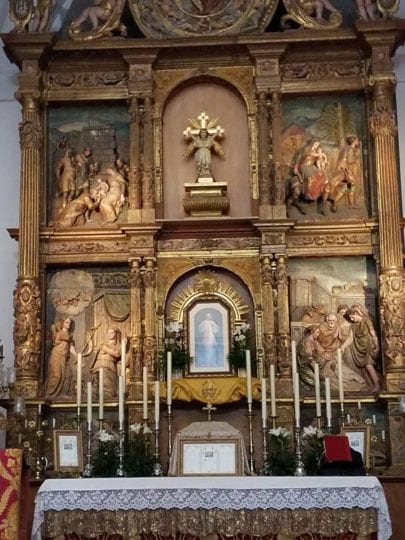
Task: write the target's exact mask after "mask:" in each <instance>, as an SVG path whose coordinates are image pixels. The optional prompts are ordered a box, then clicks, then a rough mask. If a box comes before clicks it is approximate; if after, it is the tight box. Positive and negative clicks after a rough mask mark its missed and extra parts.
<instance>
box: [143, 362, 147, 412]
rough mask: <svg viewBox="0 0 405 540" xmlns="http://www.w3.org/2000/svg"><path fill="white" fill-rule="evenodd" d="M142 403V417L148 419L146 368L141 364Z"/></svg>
mask: <svg viewBox="0 0 405 540" xmlns="http://www.w3.org/2000/svg"><path fill="white" fill-rule="evenodd" d="M142 398H143V400H142V403H143V419H144V420H147V419H148V368H147V367H146V366H143V369H142Z"/></svg>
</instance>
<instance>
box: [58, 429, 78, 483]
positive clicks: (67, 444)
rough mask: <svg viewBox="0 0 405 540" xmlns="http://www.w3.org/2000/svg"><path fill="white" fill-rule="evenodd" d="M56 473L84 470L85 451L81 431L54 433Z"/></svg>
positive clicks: (59, 431)
mask: <svg viewBox="0 0 405 540" xmlns="http://www.w3.org/2000/svg"><path fill="white" fill-rule="evenodd" d="M53 441H54V463H55V471H58V472H61V473H64V472H67V473H74V472H81V471H82V470H83V450H82V433H81V431H68V430H66V431H63V430H57V431H54V440H53Z"/></svg>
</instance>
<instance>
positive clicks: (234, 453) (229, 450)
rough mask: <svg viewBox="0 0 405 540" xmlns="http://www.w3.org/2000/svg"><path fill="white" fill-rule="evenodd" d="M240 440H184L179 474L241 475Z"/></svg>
mask: <svg viewBox="0 0 405 540" xmlns="http://www.w3.org/2000/svg"><path fill="white" fill-rule="evenodd" d="M242 474H243V472H241V454H240V441H238V440H237V439H226V440H211V439H210V440H208V439H207V440H199V441H198V442H196V440H195V439H190V440H182V441H181V442H180V471H179V476H241V475H242Z"/></svg>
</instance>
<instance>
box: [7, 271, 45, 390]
mask: <svg viewBox="0 0 405 540" xmlns="http://www.w3.org/2000/svg"><path fill="white" fill-rule="evenodd" d="M13 303H14V317H15V320H14V330H13V338H14V351H15V365H16V368H17V379H21V378H23V379H30V378H37V377H38V370H39V355H40V347H41V319H40V314H41V294H40V289H39V284H38V282H37V281H36V280H33V279H21V280H18V281H17V287H16V289H15V290H14V300H13Z"/></svg>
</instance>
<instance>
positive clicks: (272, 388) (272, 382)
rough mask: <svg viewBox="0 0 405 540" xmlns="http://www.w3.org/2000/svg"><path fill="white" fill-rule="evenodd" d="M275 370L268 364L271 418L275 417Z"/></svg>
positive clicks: (272, 365)
mask: <svg viewBox="0 0 405 540" xmlns="http://www.w3.org/2000/svg"><path fill="white" fill-rule="evenodd" d="M275 372H276V370H275V367H274V364H270V405H271V416H272V417H273V418H275V417H276V416H277V411H276V374H275Z"/></svg>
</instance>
